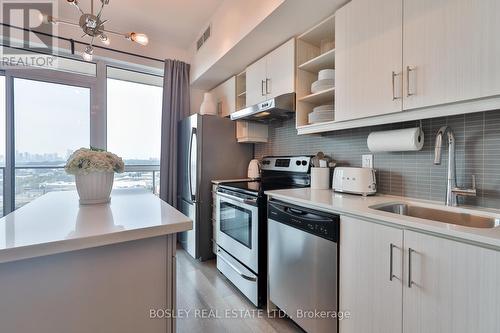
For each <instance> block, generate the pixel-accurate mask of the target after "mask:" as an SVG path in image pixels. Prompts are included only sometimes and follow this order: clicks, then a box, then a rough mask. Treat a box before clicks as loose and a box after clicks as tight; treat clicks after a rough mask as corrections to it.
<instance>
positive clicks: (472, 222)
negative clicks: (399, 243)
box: [370, 203, 500, 228]
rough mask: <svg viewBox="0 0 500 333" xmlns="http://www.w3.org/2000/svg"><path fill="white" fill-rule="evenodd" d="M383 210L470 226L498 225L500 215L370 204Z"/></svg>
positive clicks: (492, 226)
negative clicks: (489, 215) (492, 215)
mask: <svg viewBox="0 0 500 333" xmlns="http://www.w3.org/2000/svg"><path fill="white" fill-rule="evenodd" d="M370 208H372V209H376V210H380V211H383V212H388V213H393V214H399V215H404V216H411V217H417V218H421V219H426V220H432V221H439V222H444V223H449V224H456V225H461V226H465V227H472V228H495V227H498V226H499V225H500V217H488V216H481V215H475V214H469V213H463V212H453V211H449V210H443V209H435V208H428V207H423V206H417V205H412V204H407V203H391V204H381V205H376V206H371V207H370Z"/></svg>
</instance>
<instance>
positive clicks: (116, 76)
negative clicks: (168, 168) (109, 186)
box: [106, 68, 163, 193]
mask: <svg viewBox="0 0 500 333" xmlns="http://www.w3.org/2000/svg"><path fill="white" fill-rule="evenodd" d="M161 83H162V79H161V78H160V77H158V76H154V75H148V74H143V73H137V72H133V71H126V70H122V69H116V68H108V79H107V108H106V109H107V122H106V124H107V148H108V150H109V151H112V152H114V153H116V154H117V155H119V156H121V157H122V158H123V159H124V161H125V165H126V171H127V172H125V173H123V174H119V175H116V177H115V184H114V185H115V187H116V188H133V187H142V188H147V189H150V190H153V191H154V192H155V193H158V190H159V172H158V171H159V165H160V147H161V108H162V91H163V90H162V87H161Z"/></svg>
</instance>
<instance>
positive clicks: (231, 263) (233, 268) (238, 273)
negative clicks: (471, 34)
mask: <svg viewBox="0 0 500 333" xmlns="http://www.w3.org/2000/svg"><path fill="white" fill-rule="evenodd" d="M216 254H217V269H218V270H219V271H220V272H221V273H222V274H224V276H225V277H227V278H228V280H229V281H231V282H232V283H233V284H234V285H235V286H236V287H237V288H238V289H239V290H240V291H241V292H242V293H243V294H244V295H245V296H246V297H247V298H248V299H249V300H250V301H251V302H252V303H253V304H254V305H255V306H258V304H257V303H258V299H259V297H258V293H257V290H258V288H257V284H258V277H257V275H255V274H254V273H253V272H252V271H250V270H249V269H248V268H246V267H245V266H243V265H242V264H240V263H239V262H238V261H237V260H236V259H234V258H233V257H231V256H230V255H229V254H228V253H227V252H226V251H224V250H223V249H222V248H221V247H217V253H216Z"/></svg>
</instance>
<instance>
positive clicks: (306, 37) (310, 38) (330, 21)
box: [299, 15, 335, 46]
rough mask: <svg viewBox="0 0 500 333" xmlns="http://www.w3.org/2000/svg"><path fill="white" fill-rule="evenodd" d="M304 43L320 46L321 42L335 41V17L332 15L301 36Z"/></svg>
mask: <svg viewBox="0 0 500 333" xmlns="http://www.w3.org/2000/svg"><path fill="white" fill-rule="evenodd" d="M299 39H302V40H303V41H305V42H307V43H309V44H313V45H316V46H319V45H320V43H321V40H323V39H331V40H335V16H334V15H332V16H330V17H328V18H327V19H325V20H323V21H322V22H320V23H319V24H317V25H316V26H314V27H312V28H311V29H309V30H308V31H306V32H304V33H303V34H302V35H300V36H299Z"/></svg>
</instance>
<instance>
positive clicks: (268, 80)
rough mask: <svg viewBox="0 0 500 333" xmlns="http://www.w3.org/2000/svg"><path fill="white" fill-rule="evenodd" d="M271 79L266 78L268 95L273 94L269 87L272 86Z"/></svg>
mask: <svg viewBox="0 0 500 333" xmlns="http://www.w3.org/2000/svg"><path fill="white" fill-rule="evenodd" d="M270 83H271V79H268V78H266V94H270V93H271V89H269V86H270V85H271V84H270Z"/></svg>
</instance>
